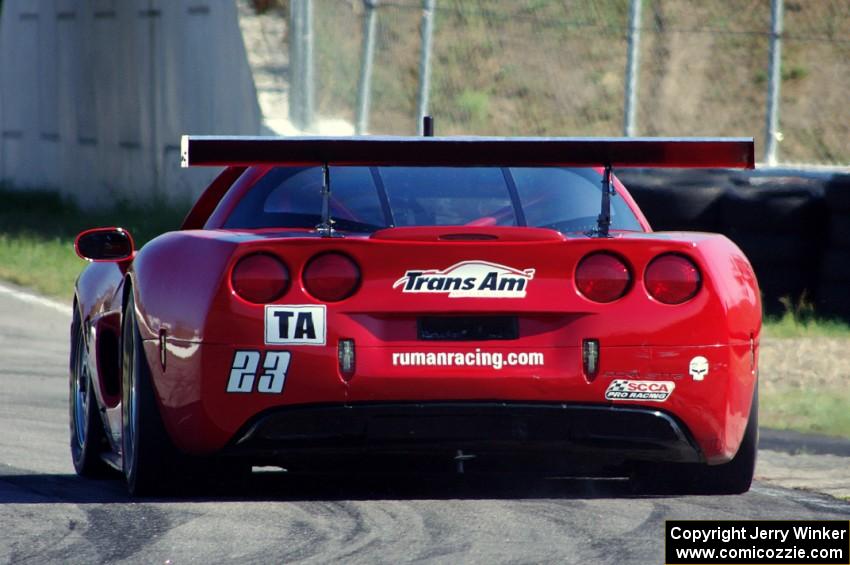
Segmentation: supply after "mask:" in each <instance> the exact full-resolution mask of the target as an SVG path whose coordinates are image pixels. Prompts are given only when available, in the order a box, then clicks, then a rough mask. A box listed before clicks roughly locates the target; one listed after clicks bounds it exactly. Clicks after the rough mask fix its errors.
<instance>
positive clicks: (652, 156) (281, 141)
mask: <svg viewBox="0 0 850 565" xmlns="http://www.w3.org/2000/svg"><path fill="white" fill-rule="evenodd" d="M180 147H181V151H180V161H181V166H183V167H193V166H234V165H235V166H250V165H297V166H312V165H323V166H328V165H374V166H393V165H399V166H447V167H448V166H457V167H469V166H506V167H547V166H548V167H594V166H604V167H606V168H609V169H610V168H623V167H648V168H653V167H665V168H737V169H752V168H754V167H755V147H754V144H753V138H751V137H747V138H744V137H730V138H711V137H688V138H666V137H629V138H623V137H608V138H605V137H401V136H362V137H248V136H233V137H222V136H189V135H184V136H183V138H182V140H181V144H180Z"/></svg>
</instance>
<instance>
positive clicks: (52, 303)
mask: <svg viewBox="0 0 850 565" xmlns="http://www.w3.org/2000/svg"><path fill="white" fill-rule="evenodd" d="M0 294H6V295H8V296H11V297H12V298H17V299H18V300H20V301H22V302H29V303H30V304H39V305H41V306H45V307H47V308H50V309H52V310H55V311H57V312H60V313H62V314H65V315H67V316H69V317H70V316H71V305H70V304H63V303H61V302H59V301H56V300H51V299H49V298H44V297H43V296H38V295H36V294H32V293H30V292H24V291H22V290H18V289H17V288H12V287H10V286H6V285H4V284H2V283H0Z"/></svg>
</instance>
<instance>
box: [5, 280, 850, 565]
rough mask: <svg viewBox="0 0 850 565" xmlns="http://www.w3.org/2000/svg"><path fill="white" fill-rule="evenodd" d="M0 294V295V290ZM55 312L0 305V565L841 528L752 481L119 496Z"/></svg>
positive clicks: (628, 551) (510, 482)
mask: <svg viewBox="0 0 850 565" xmlns="http://www.w3.org/2000/svg"><path fill="white" fill-rule="evenodd" d="M0 290H2V289H0ZM69 323H70V315H69V314H67V313H63V312H61V311H60V309H57V308H51V307H48V306H45V305H43V304H40V303H37V302H32V301H30V302H26V301H22V300H21V299H20V298H17V297H14V296H12V295H10V294H9V292H8V289H6V290H5V291H3V292H0V562H8V563H39V564H41V563H86V564H91V563H174V564H179V563H224V562H240V563H272V562H275V563H284V562H286V563H293V562H308V563H326V562H344V563H370V564H371V563H406V562H424V563H428V562H434V563H467V562H468V563H528V562H557V563H663V556H662V555H663V548H664V541H663V528H664V520H666V519H818V518H824V519H826V518H838V519H847V518H848V516H850V504H848V503H846V502H841V501H838V500H836V499H832V498H829V497H826V496H822V495H818V494H811V493H805V492H802V491H793V490H787V489H782V488H778V487H773V486H768V485H765V484H759V483H756V484H755V485H754V487H753V489H752V490H751V491H750V492H749V493H747V494H745V495H741V496H723V497H700V496H689V497H644V496H635V495H632V494H631V493H630V491H629V487H628V484H627V483H626V482H625V481H611V480H579V479H570V480H557V481H545V482H540V481H535V482H532V483H527V482H526V481H525V480H524V479H523V478H522V477H513V478H511V477H508V478H507V479H504V478H503V479H500V480H497V481H488V482H486V483H477V482H470V483H464V482H458V481H455V480H452V479H446V480H433V479H432V478H429V477H419V476H415V475H401V476H392V477H384V478H380V479H375V478H371V479H370V478H363V477H359V476H358V474H357V470H356V469H352V470H351V472H350V473H348V474H345V475H342V476H336V477H323V478H314V479H303V478H302V479H293V478H291V477H287V476H286V475H285V474H283V473H274V472H255V473H254V474H253V476H252V478H251V480H250V483H249V484H248V485H246V486H243V487H242V488H240V489H232V488H227V489H224V488H223V489H215V488H211V489H210V490H208V491H207V492H202V493H199V494H198V493H195V494H191V495H189V496H182V497H179V498H173V499H156V500H144V501H136V500H132V499H130V498H129V497H128V496H127V494H126V492H125V489H124V485H123V483H122V482H121V481H119V480H105V481H90V480H84V479H81V478H78V477H76V475H75V474H74V471H73V467H72V465H71V461H70V455H69V448H68V407H67V397H68V381H67V373H68V370H67V366H68V343H69V337H68V326H69Z"/></svg>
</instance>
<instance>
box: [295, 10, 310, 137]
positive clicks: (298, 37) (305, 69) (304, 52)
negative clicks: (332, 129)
mask: <svg viewBox="0 0 850 565" xmlns="http://www.w3.org/2000/svg"><path fill="white" fill-rule="evenodd" d="M289 20H290V33H289V74H290V77H291V79H290V88H289V117H290V119H291V120H292V122H293V123H294V124H295V125H296V126H297V127H298V128H300V129H306V128H308V127H310V125H312V123H313V1H312V0H292V3H291V4H290V5H289Z"/></svg>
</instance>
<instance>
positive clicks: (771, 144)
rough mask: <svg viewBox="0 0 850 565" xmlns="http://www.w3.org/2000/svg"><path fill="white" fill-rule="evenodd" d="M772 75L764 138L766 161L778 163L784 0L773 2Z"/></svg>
mask: <svg viewBox="0 0 850 565" xmlns="http://www.w3.org/2000/svg"><path fill="white" fill-rule="evenodd" d="M770 12H771V17H770V19H771V30H770V71H769V73H770V77H769V80H768V86H767V131H765V139H764V162H765V163H767V164H768V165H775V164H776V154H777V152H778V147H777V144H778V142H779V139H780V137H781V136H782V134H781V133H780V132H779V87H780V85H781V83H782V12H783V0H772V2H771V11H770Z"/></svg>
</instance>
